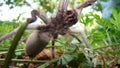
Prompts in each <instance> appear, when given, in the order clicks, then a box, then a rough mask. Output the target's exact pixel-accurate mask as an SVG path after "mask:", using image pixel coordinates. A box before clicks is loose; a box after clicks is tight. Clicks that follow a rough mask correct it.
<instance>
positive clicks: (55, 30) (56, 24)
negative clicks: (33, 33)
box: [39, 10, 77, 38]
mask: <svg viewBox="0 0 120 68" xmlns="http://www.w3.org/2000/svg"><path fill="white" fill-rule="evenodd" d="M76 22H77V13H76V11H75V10H68V11H67V12H66V14H65V15H63V16H62V17H54V18H51V22H50V23H49V24H47V25H45V26H42V27H39V30H40V31H43V32H49V33H51V35H52V36H53V38H57V36H58V34H60V35H64V34H66V33H67V31H68V30H69V27H71V26H72V25H74V24H76Z"/></svg>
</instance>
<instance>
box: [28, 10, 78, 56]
mask: <svg viewBox="0 0 120 68" xmlns="http://www.w3.org/2000/svg"><path fill="white" fill-rule="evenodd" d="M31 13H32V14H33V15H32V18H31V19H28V20H27V21H28V22H34V21H35V19H36V15H38V14H39V12H38V11H37V10H33V11H32V12H31ZM34 14H35V15H34ZM33 16H34V17H33ZM76 22H77V13H76V11H75V10H67V11H66V14H62V15H61V16H60V15H58V16H56V17H54V18H53V17H52V18H51V21H50V22H49V23H48V24H46V25H44V26H40V27H38V31H37V32H38V34H39V36H38V38H39V37H40V36H42V37H44V38H43V39H42V38H39V39H41V40H38V42H35V43H37V45H35V44H33V45H34V47H32V46H33V45H31V43H30V42H27V44H26V45H27V47H26V50H27V54H28V55H29V56H35V55H36V54H38V53H39V52H40V51H41V50H43V48H44V47H45V46H46V45H47V44H48V42H49V40H47V41H45V40H46V39H49V38H51V37H53V39H57V37H58V35H59V34H60V35H65V34H66V33H67V32H68V31H69V27H71V26H72V25H74V24H76ZM43 35H44V36H43ZM36 36H37V35H36ZM34 37H35V35H34ZM30 39H33V37H32V38H30ZM27 41H30V40H27ZM33 41H34V40H33ZM53 42H54V41H53ZM38 43H39V44H38ZM53 44H54V43H53ZM38 46H39V47H38ZM33 48H35V49H34V50H33ZM30 50H31V51H30Z"/></svg>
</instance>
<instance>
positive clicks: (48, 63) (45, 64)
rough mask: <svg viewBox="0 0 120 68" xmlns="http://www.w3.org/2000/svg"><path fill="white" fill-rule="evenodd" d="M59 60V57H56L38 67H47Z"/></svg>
mask: <svg viewBox="0 0 120 68" xmlns="http://www.w3.org/2000/svg"><path fill="white" fill-rule="evenodd" d="M58 60H59V58H55V59H53V60H51V61H48V62H46V63H44V64H43V65H41V66H39V67H38V68H46V67H47V66H49V65H50V64H52V63H55V62H57V61H58Z"/></svg>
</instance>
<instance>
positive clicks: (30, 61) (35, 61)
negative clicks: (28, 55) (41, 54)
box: [0, 59, 49, 63]
mask: <svg viewBox="0 0 120 68" xmlns="http://www.w3.org/2000/svg"><path fill="white" fill-rule="evenodd" d="M4 61H5V59H0V63H3V62H4ZM48 61H49V60H25V59H11V62H16V63H45V62H48Z"/></svg>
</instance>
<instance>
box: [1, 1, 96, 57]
mask: <svg viewBox="0 0 120 68" xmlns="http://www.w3.org/2000/svg"><path fill="white" fill-rule="evenodd" d="M96 1H97V0H86V1H85V2H83V3H82V4H80V5H78V6H77V7H75V8H74V9H72V10H67V7H68V4H69V0H60V2H59V5H58V9H57V13H56V15H55V16H51V18H47V17H46V15H44V14H43V13H41V12H40V11H38V10H33V11H31V18H28V19H27V21H26V22H27V23H32V22H34V21H36V20H37V17H39V18H40V19H42V20H43V22H44V23H45V24H46V25H41V26H37V27H35V30H34V32H33V33H32V34H31V35H30V36H29V37H28V39H27V41H26V53H27V55H29V56H30V57H35V56H36V55H37V54H38V53H40V52H41V51H42V50H43V49H44V48H45V47H46V45H47V44H48V43H49V41H50V40H51V38H52V45H53V46H54V44H55V40H56V39H57V38H58V35H65V34H66V33H68V34H70V35H72V36H74V35H73V34H72V33H81V36H82V38H83V42H84V43H85V44H86V47H87V48H90V44H89V42H88V41H87V40H86V35H85V33H84V31H83V32H75V31H72V30H71V29H70V27H71V26H72V25H74V24H76V23H77V21H78V18H79V16H80V14H81V11H82V9H83V8H85V7H87V6H89V5H91V4H92V3H94V2H96ZM32 27H34V26H32ZM18 28H19V27H18ZM18 28H16V29H14V30H13V31H11V32H10V33H8V34H6V35H4V36H2V37H0V42H1V41H3V40H5V39H7V38H9V37H11V36H12V35H14V34H15V33H16V32H17V30H18ZM28 28H29V26H28ZM74 37H75V36H74ZM52 55H53V56H52V57H53V58H54V47H52Z"/></svg>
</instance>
